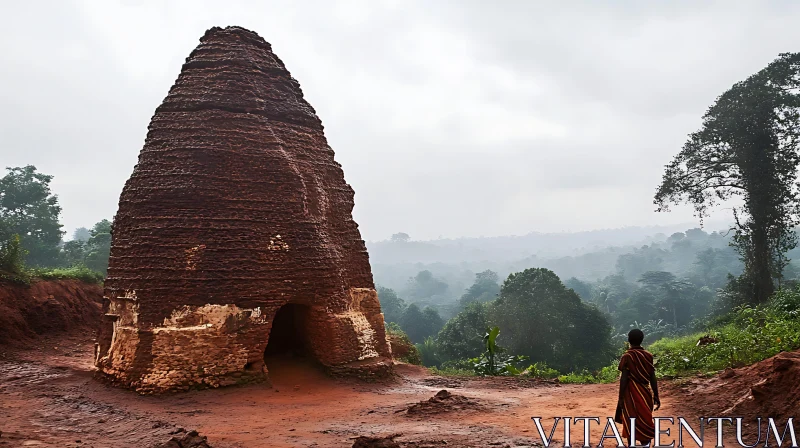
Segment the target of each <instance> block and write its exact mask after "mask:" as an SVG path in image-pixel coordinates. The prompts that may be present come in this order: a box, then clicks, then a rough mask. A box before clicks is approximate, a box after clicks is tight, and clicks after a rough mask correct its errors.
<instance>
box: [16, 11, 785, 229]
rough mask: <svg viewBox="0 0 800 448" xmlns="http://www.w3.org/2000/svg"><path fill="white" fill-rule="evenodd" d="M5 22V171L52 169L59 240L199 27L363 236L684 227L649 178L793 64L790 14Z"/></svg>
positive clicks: (152, 16) (136, 133) (260, 15)
mask: <svg viewBox="0 0 800 448" xmlns="http://www.w3.org/2000/svg"><path fill="white" fill-rule="evenodd" d="M0 18H2V22H3V23H2V27H0V104H2V106H3V107H2V108H0V165H2V166H19V165H26V164H33V165H36V166H37V167H38V168H39V170H40V171H42V172H45V173H48V174H53V175H54V176H55V179H54V181H53V185H52V187H53V190H54V192H56V193H57V194H58V195H59V198H60V201H61V204H62V206H63V209H64V211H63V215H62V221H63V223H64V225H65V230H67V231H68V232H70V233H71V231H72V230H73V229H74V228H76V227H79V226H87V227H89V226H91V225H92V224H93V223H94V222H96V221H98V220H100V219H102V218H110V217H112V216H113V214H114V213H115V211H116V208H117V201H118V198H119V193H120V191H121V189H122V186H123V184H124V182H125V180H126V179H127V178H128V176H129V175H130V173H131V172H132V170H133V166H134V165H135V164H136V160H137V156H138V153H139V150H140V149H141V146H142V144H143V142H144V137H145V133H146V131H147V124H148V122H149V120H150V117H151V116H152V114H153V111H154V110H155V108H156V106H158V105H159V104H160V102H161V100H162V99H163V97H164V96H165V95H166V94H167V91H168V90H169V88H170V86H171V85H172V83H173V82H174V80H175V78H176V77H177V75H178V73H179V72H180V68H181V64H182V63H183V61H184V59H185V58H186V56H188V55H189V53H190V52H191V50H192V49H193V48H194V47H195V46H196V45H197V43H198V39H199V37H200V36H201V35H202V34H203V33H204V31H205V30H206V29H207V28H210V27H211V26H226V25H240V26H244V27H246V28H249V29H252V30H254V31H256V32H258V33H259V34H260V35H261V36H263V37H264V38H265V39H266V40H267V41H269V42H271V43H272V44H273V49H274V50H275V52H276V53H277V54H278V55H279V56H280V57H281V59H283V61H284V62H285V63H286V65H287V67H288V68H289V70H290V71H291V72H292V74H293V75H294V77H295V78H297V79H298V80H299V81H300V84H301V86H302V88H303V91H304V92H305V96H306V98H307V99H308V101H309V102H310V103H311V104H312V105H313V106H314V107H315V109H316V110H317V112H318V114H319V115H320V118H321V119H322V121H323V124H324V125H325V131H326V135H327V137H328V140H329V142H330V144H331V146H332V147H333V149H334V151H335V152H336V158H337V160H338V161H339V162H340V163H341V164H342V165H343V167H344V170H345V177H346V179H347V181H348V182H349V183H350V184H351V185H352V186H353V188H354V189H355V191H356V208H355V212H354V214H355V218H356V220H357V221H358V222H359V224H360V226H361V230H362V234H363V236H364V238H365V239H367V240H379V239H384V238H387V237H388V236H389V235H391V234H392V233H394V232H398V231H404V232H407V233H409V234H410V235H411V236H412V237H413V238H415V239H427V238H436V237H438V236H445V237H458V236H479V235H485V236H490V235H507V234H524V233H528V232H531V231H540V232H561V231H578V230H589V229H598V228H610V227H622V226H629V225H656V224H676V223H683V222H692V221H693V220H694V219H693V217H692V214H691V211H690V210H689V209H686V208H684V209H678V210H676V211H674V212H672V213H669V214H663V213H655V212H654V211H653V210H654V207H653V204H652V196H653V193H654V190H655V188H656V186H657V185H658V183H659V181H660V179H661V171H662V168H663V165H665V164H666V163H668V162H669V160H670V159H671V158H672V156H673V155H674V154H675V153H676V152H677V151H678V150H679V149H680V146H681V144H682V143H683V141H684V139H685V138H686V134H688V133H689V132H692V131H693V130H695V129H697V128H698V126H699V125H700V119H701V116H702V114H703V112H704V111H705V109H706V108H707V107H708V106H709V105H711V104H712V103H713V101H714V99H715V97H716V96H717V95H719V94H720V93H722V92H723V91H724V90H726V89H727V88H728V87H730V86H731V84H733V83H734V82H736V81H738V80H741V79H743V78H745V77H747V76H748V75H750V74H751V73H753V72H756V71H758V70H759V69H760V68H762V67H764V66H765V65H766V64H767V63H769V62H770V61H771V60H772V59H774V58H775V57H776V56H777V55H778V53H781V52H787V51H798V50H800V26H797V24H798V23H800V2H795V1H791V0H785V1H780V0H775V1H770V2H758V1H749V2H738V1H732V0H724V1H718V2H712V1H708V2H694V1H670V2H647V1H633V0H631V1H613V2H612V1H605V2H596V1H586V2H577V1H572V2H555V1H553V2H543V1H542V2H538V1H527V0H525V1H523V0H520V1H496V2H488V1H466V0H452V1H445V0H417V1H412V0H403V1H399V0H398V1H379V0H363V1H355V0H353V1H350V0H343V1H338V0H337V1H334V0H322V1H273V0H258V1H256V0H252V1H244V0H242V1H234V0H225V1H199V0H185V1H181V0H171V1H161V0H154V1H137V0H96V1H68V0H64V1H60V0H59V1H56V0H53V1H50V2H48V1H33V0H31V1H24V2H21V1H12V0H0ZM719 213H720V215H718V216H723V217H724V216H725V210H721V211H720V212H719Z"/></svg>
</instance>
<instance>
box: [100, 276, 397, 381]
mask: <svg viewBox="0 0 800 448" xmlns="http://www.w3.org/2000/svg"><path fill="white" fill-rule="evenodd" d="M350 295H351V297H352V304H353V305H355V306H358V307H366V308H367V310H366V311H367V313H365V312H364V310H361V309H349V310H346V311H343V312H341V313H331V312H329V310H328V309H326V308H325V307H323V306H316V305H305V304H302V303H299V305H303V308H304V309H305V312H306V313H307V315H306V316H305V317H304V322H305V325H304V328H302V329H301V330H302V331H303V332H304V334H305V336H306V337H307V345H308V347H309V352H308V353H307V356H308V357H309V358H313V359H314V360H316V361H317V362H319V363H320V364H321V366H322V367H323V368H324V369H325V370H326V371H327V372H328V373H329V374H331V375H333V376H348V377H355V378H361V379H365V380H375V379H378V378H385V377H387V376H390V375H391V374H392V362H391V355H390V354H389V353H388V351H387V350H386V349H385V348H384V347H388V346H387V345H386V343H385V339H386V336H385V333H384V331H383V315H382V314H380V313H378V314H374V315H372V316H371V319H370V317H368V312H369V309H370V307H369V306H368V305H367V304H366V303H363V302H364V298H367V299H368V300H371V301H375V302H377V294H376V293H375V291H374V290H366V291H364V290H356V291H351V294H350ZM290 303H295V304H298V303H297V302H286V303H284V304H282V305H281V306H283V305H286V304H290ZM281 306H274V305H273V306H271V307H268V308H263V307H256V308H252V309H243V308H240V307H238V306H236V305H205V306H201V307H191V306H184V307H182V308H180V309H178V310H175V311H174V312H173V313H172V315H171V316H170V317H169V318H166V319H164V324H163V325H161V326H158V327H154V328H148V329H141V328H137V326H136V314H135V309H136V302H135V299H132V298H131V297H124V298H118V299H112V300H110V301H109V304H108V306H107V308H108V310H109V311H108V313H107V314H106V318H107V325H110V326H111V328H110V329H108V331H106V332H105V334H106V337H105V338H104V337H103V336H102V335H101V337H100V341H99V342H98V345H97V353H96V360H95V361H96V365H97V366H98V371H99V373H100V374H101V376H103V377H105V378H106V379H108V380H109V381H111V382H112V383H114V384H118V385H122V386H125V387H129V388H131V389H134V390H136V391H137V392H139V393H143V394H151V393H163V392H175V391H188V390H190V389H204V388H216V387H220V386H231V385H236V384H248V383H258V382H269V370H268V367H267V365H266V364H265V359H264V353H265V350H266V348H267V345H268V343H269V339H270V331H271V329H272V324H273V319H274V317H275V315H276V313H277V312H278V310H279V309H280V308H281ZM378 324H380V325H379V326H378ZM376 329H377V330H380V331H376ZM101 333H102V332H101Z"/></svg>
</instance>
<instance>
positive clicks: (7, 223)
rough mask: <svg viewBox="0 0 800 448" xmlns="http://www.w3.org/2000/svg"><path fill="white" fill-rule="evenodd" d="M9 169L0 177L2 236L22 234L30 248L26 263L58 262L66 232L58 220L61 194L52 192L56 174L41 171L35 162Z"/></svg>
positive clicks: (6, 237)
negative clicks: (51, 186)
mask: <svg viewBox="0 0 800 448" xmlns="http://www.w3.org/2000/svg"><path fill="white" fill-rule="evenodd" d="M6 170H8V174H6V175H5V176H4V177H2V178H0V233H2V234H0V240H4V241H7V240H10V239H11V238H12V237H13V235H19V238H20V242H21V245H22V247H23V249H24V250H26V251H27V252H28V255H27V257H26V259H25V262H26V263H27V264H29V265H33V266H55V265H57V264H58V263H59V248H58V245H59V244H60V243H61V237H62V236H63V235H64V232H63V231H62V230H61V224H59V222H58V215H59V214H60V213H61V207H60V206H59V205H58V197H57V196H56V195H54V194H51V193H50V181H52V180H53V176H49V175H47V174H42V173H39V172H38V171H36V167H35V166H33V165H28V166H25V167H16V168H6Z"/></svg>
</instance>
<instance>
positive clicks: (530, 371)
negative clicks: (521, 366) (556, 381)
mask: <svg viewBox="0 0 800 448" xmlns="http://www.w3.org/2000/svg"><path fill="white" fill-rule="evenodd" d="M521 375H525V376H529V377H531V378H543V379H551V378H558V375H559V372H558V370H556V369H552V368H550V367H548V366H547V363H545V362H535V363H533V364H531V365H530V366H528V368H527V369H525V370H523V371H522V373H521Z"/></svg>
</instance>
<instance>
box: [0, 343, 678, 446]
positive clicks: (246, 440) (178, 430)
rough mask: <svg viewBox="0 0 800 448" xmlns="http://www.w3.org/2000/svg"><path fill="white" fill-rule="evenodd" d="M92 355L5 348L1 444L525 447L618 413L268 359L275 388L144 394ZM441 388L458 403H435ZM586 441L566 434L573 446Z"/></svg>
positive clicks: (56, 346)
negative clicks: (541, 426)
mask: <svg viewBox="0 0 800 448" xmlns="http://www.w3.org/2000/svg"><path fill="white" fill-rule="evenodd" d="M92 351H93V341H92V339H91V338H90V337H89V336H88V335H86V336H75V337H69V338H63V337H62V338H58V339H54V338H45V339H41V340H39V341H38V342H37V343H36V344H35V345H34V346H33V347H32V348H26V349H18V348H15V347H13V346H12V347H9V346H8V345H5V346H0V431H2V434H1V435H0V447H9V446H58V447H150V446H156V445H158V444H160V443H164V442H165V441H167V440H169V439H170V438H171V437H173V436H175V435H177V436H180V435H182V434H184V433H185V431H190V430H197V431H198V432H199V433H200V434H201V435H204V436H207V437H208V443H209V444H210V445H211V446H213V447H215V448H225V447H350V446H353V443H354V441H355V440H356V438H357V437H359V436H373V437H374V436H387V435H392V434H395V435H396V434H399V436H397V437H395V439H394V440H395V441H396V442H397V443H398V445H397V446H401V447H445V446H446V447H495V446H497V447H518V446H532V445H536V444H538V440H539V438H538V433H537V432H536V429H535V426H534V425H533V423H532V421H531V417H532V416H541V417H544V418H545V420H544V421H545V422H547V423H548V424H552V417H555V416H607V415H613V411H614V408H613V406H614V405H615V403H616V396H617V389H616V388H617V385H616V384H604V385H560V384H556V383H548V382H535V381H527V382H526V381H517V380H515V379H513V378H494V379H476V378H460V379H459V378H445V377H439V376H432V375H430V374H429V373H428V371H427V370H425V369H422V368H419V367H415V366H408V365H401V366H399V367H398V369H397V370H398V373H399V376H398V378H397V379H395V380H394V381H391V382H389V383H385V384H367V383H358V382H351V381H345V380H335V379H331V378H328V377H326V376H325V375H324V374H323V373H322V372H321V371H320V370H318V369H317V368H316V367H314V366H313V365H312V364H310V363H309V362H307V361H304V360H292V359H275V360H271V362H270V364H269V367H270V370H271V374H272V379H273V387H270V386H269V385H266V384H263V385H250V386H244V387H231V388H223V389H217V390H203V391H192V392H188V393H180V394H171V395H164V396H140V395H138V394H136V393H133V392H130V391H126V390H121V389H116V388H113V387H110V386H107V385H106V384H104V383H102V382H99V381H97V380H96V379H94V377H93V370H92V359H91V358H92ZM663 388H664V389H665V391H664V392H662V395H663V397H662V402H663V404H664V406H663V407H662V410H661V411H659V412H658V413H657V415H662V416H675V415H683V416H691V415H692V412H691V411H690V410H689V408H690V406H682V405H681V397H683V396H684V394H680V392H679V391H680V389H679V388H677V387H670V386H668V385H666V384H665V385H664V386H663ZM443 389H446V390H447V391H448V392H449V393H450V394H454V395H455V396H456V398H452V397H448V396H447V395H446V394H440V397H443V398H441V399H434V400H433V401H437V400H439V401H440V403H438V404H437V403H433V404H431V402H430V400H431V399H432V398H433V397H434V396H435V395H436V394H437V392H439V391H441V390H443ZM672 391H676V392H675V393H673V392H672ZM676 395H677V396H676ZM420 402H426V403H427V404H424V405H421V406H420V405H419V403H420ZM415 405H417V406H415ZM409 408H412V411H411V412H409V411H408V410H409ZM601 431H602V429H597V430H595V431H593V433H594V435H593V437H594V440H593V442H592V443H593V444H596V440H597V438H598V437H599V435H600V432H601ZM560 433H561V429H560V428H559V431H557V435H556V439H557V440H560V439H561V436H560ZM581 434H582V433H581V428H580V427H574V428H573V431H572V438H573V440H572V441H573V444H579V443H580V442H582V436H581ZM687 446H691V444H690V443H689V444H687Z"/></svg>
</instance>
